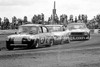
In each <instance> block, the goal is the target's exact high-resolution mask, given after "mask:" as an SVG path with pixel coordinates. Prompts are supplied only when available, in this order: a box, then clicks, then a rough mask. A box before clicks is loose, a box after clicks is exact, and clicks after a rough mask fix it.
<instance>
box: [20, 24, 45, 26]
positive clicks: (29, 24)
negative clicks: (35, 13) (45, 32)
mask: <svg viewBox="0 0 100 67" xmlns="http://www.w3.org/2000/svg"><path fill="white" fill-rule="evenodd" d="M21 26H43V25H42V24H25V25H21Z"/></svg>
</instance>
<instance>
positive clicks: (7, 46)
mask: <svg viewBox="0 0 100 67" xmlns="http://www.w3.org/2000/svg"><path fill="white" fill-rule="evenodd" d="M6 48H7V49H8V50H13V49H14V47H13V46H11V45H10V43H6Z"/></svg>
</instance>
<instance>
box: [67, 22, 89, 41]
mask: <svg viewBox="0 0 100 67" xmlns="http://www.w3.org/2000/svg"><path fill="white" fill-rule="evenodd" d="M66 30H69V31H70V38H71V40H89V39H90V30H89V29H88V28H87V26H86V24H85V23H70V24H68V25H67V28H66Z"/></svg>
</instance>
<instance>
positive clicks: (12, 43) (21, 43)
mask: <svg viewBox="0 0 100 67" xmlns="http://www.w3.org/2000/svg"><path fill="white" fill-rule="evenodd" d="M33 43H34V40H30V41H28V40H22V41H14V40H8V41H6V45H10V46H14V47H26V46H28V45H32V44H33Z"/></svg>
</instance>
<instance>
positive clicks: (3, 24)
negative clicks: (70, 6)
mask: <svg viewBox="0 0 100 67" xmlns="http://www.w3.org/2000/svg"><path fill="white" fill-rule="evenodd" d="M54 21H55V23H54V24H63V25H65V26H67V24H69V23H85V24H86V25H87V27H88V28H90V29H99V28H100V15H96V16H94V18H93V19H91V20H88V16H87V15H84V14H82V15H79V16H75V17H74V16H73V15H70V16H69V17H68V16H67V15H66V14H62V15H60V17H58V16H57V15H56V16H55V19H54ZM29 23H32V24H51V23H52V16H51V17H49V18H48V21H45V20H44V14H43V13H41V14H38V15H34V16H33V17H32V19H31V21H30V22H29V21H28V17H27V16H24V18H23V19H20V18H17V17H16V16H14V17H12V21H11V22H10V21H9V19H8V18H7V17H4V18H3V19H2V18H0V29H1V30H5V29H18V27H19V26H20V25H23V24H29Z"/></svg>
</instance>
